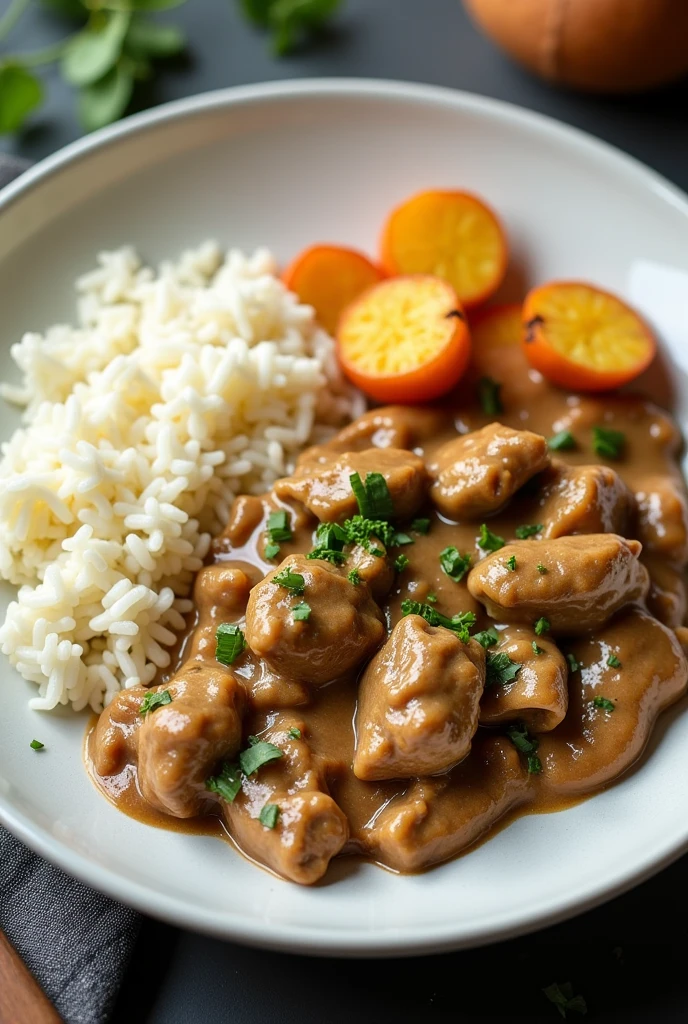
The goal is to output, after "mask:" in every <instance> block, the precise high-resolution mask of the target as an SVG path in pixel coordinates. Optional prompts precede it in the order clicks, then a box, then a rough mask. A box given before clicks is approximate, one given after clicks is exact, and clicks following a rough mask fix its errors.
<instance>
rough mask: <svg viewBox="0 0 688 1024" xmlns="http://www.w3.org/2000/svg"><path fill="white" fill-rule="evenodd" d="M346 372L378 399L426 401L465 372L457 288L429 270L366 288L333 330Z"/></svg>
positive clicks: (466, 337) (466, 338)
mask: <svg viewBox="0 0 688 1024" xmlns="http://www.w3.org/2000/svg"><path fill="white" fill-rule="evenodd" d="M337 341H338V346H339V359H340V362H341V364H342V368H343V370H344V373H345V374H346V375H347V377H349V379H350V380H352V381H353V382H354V384H357V385H358V387H360V388H361V390H363V391H365V392H366V394H368V395H371V396H372V397H373V398H376V399H377V400H378V401H380V402H403V403H414V402H426V401H428V400H430V399H431V398H437V397H438V396H439V395H442V394H444V393H445V392H446V391H449V390H450V389H451V388H453V387H454V385H455V384H456V383H457V381H458V380H459V378H460V377H461V375H462V374H463V372H464V370H465V369H466V366H467V365H468V360H469V358H470V351H471V344H470V334H469V331H468V326H467V324H466V317H465V314H464V312H463V309H462V308H461V304H460V303H459V300H458V298H457V296H456V292H455V291H454V289H453V288H452V287H451V285H450V284H448V283H447V282H446V281H442V280H441V279H440V278H438V277H430V276H429V275H414V276H409V277H395V278H390V279H389V280H387V281H382V282H381V283H380V284H377V285H375V286H374V287H373V288H369V289H368V291H366V292H364V293H363V295H361V296H360V298H358V299H357V300H356V301H355V302H353V303H352V304H351V305H350V306H349V307H348V309H346V310H345V311H344V313H343V314H342V317H341V320H340V322H339V331H338V333H337Z"/></svg>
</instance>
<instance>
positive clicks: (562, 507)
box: [521, 460, 635, 538]
mask: <svg viewBox="0 0 688 1024" xmlns="http://www.w3.org/2000/svg"><path fill="white" fill-rule="evenodd" d="M533 483H534V485H535V486H536V490H535V496H534V497H532V498H529V499H528V500H527V501H526V502H525V504H524V506H523V507H522V508H521V519H522V521H523V522H524V523H541V524H542V526H543V530H542V536H543V537H547V538H555V537H565V536H567V535H568V534H572V533H618V534H621V535H622V536H625V535H626V530H627V528H628V524H629V521H630V518H631V513H632V511H633V510H634V507H635V503H634V499H633V495H632V494H631V492H630V490H629V488H628V487H627V486H626V484H625V483H624V482H623V480H622V479H621V477H620V476H619V474H618V473H617V472H616V471H615V470H613V469H611V468H610V467H609V466H567V465H566V463H564V462H560V461H559V460H553V462H552V465H551V466H550V468H549V469H546V470H545V471H544V473H542V474H541V476H539V477H538V479H537V480H536V481H533Z"/></svg>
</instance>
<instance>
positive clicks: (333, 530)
mask: <svg viewBox="0 0 688 1024" xmlns="http://www.w3.org/2000/svg"><path fill="white" fill-rule="evenodd" d="M315 538H316V540H317V541H318V543H317V545H316V547H315V548H314V549H313V550H312V551H310V552H309V553H308V554H307V555H306V558H320V559H322V560H323V561H325V562H331V563H332V564H333V565H342V564H343V563H344V562H345V561H346V555H345V554H344V553H343V551H342V548H343V547H344V545H345V544H346V543H347V541H348V539H349V538H348V536H347V532H346V530H344V529H342V527H341V526H337V524H336V523H321V524H320V525H319V526H318V529H317V530H316V531H315Z"/></svg>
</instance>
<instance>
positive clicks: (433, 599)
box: [425, 592, 437, 604]
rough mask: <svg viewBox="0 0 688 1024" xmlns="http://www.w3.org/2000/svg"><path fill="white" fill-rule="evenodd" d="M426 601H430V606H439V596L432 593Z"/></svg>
mask: <svg viewBox="0 0 688 1024" xmlns="http://www.w3.org/2000/svg"><path fill="white" fill-rule="evenodd" d="M425 600H426V601H429V602H430V604H437V594H435V593H433V592H430V593H429V594H428V595H427V597H426V598H425Z"/></svg>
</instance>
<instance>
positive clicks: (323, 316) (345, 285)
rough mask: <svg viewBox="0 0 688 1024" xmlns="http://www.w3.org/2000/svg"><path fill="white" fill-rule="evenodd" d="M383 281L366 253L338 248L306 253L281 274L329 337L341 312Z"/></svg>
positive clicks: (316, 247)
mask: <svg viewBox="0 0 688 1024" xmlns="http://www.w3.org/2000/svg"><path fill="white" fill-rule="evenodd" d="M383 277H384V274H383V273H382V271H381V270H380V268H379V267H376V266H375V264H374V263H371V262H370V260H369V259H368V258H367V257H366V256H364V255H363V253H360V252H356V250H355V249H345V248H343V247H342V246H339V245H312V246H311V247H310V248H309V249H304V251H303V252H302V253H300V254H299V255H298V256H297V257H296V259H294V260H293V261H292V262H291V263H290V264H289V266H288V267H287V269H286V270H285V271H284V273H283V274H282V280H283V281H284V283H285V284H286V286H287V288H289V289H291V291H293V292H296V294H297V295H298V297H299V298H300V299H301V301H302V302H305V303H307V304H308V305H309V306H313V308H314V309H315V315H316V317H317V319H318V322H319V323H320V324H321V325H322V326H323V327H324V328H325V330H326V331H328V332H329V333H330V334H334V333H335V331H336V329H337V323H338V321H339V317H340V316H341V313H342V310H343V309H345V308H346V306H348V305H349V303H350V302H353V300H354V299H355V298H356V297H357V296H358V295H360V294H361V292H364V291H365V290H366V288H370V286H371V285H373V284H376V283H377V282H378V281H381V280H382V278H383Z"/></svg>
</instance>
